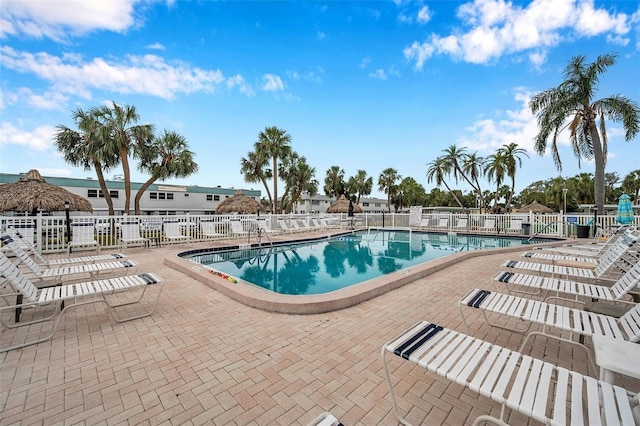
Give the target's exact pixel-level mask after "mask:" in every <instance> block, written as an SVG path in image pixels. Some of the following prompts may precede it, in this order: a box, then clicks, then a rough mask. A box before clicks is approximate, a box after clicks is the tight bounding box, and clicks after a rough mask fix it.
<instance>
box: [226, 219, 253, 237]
mask: <svg viewBox="0 0 640 426" xmlns="http://www.w3.org/2000/svg"><path fill="white" fill-rule="evenodd" d="M229 227H230V229H231V236H233V237H242V236H245V235H249V232H247V231H245V230H244V228H243V227H242V222H240V221H239V220H230V221H229Z"/></svg>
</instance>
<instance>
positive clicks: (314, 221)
mask: <svg viewBox="0 0 640 426" xmlns="http://www.w3.org/2000/svg"><path fill="white" fill-rule="evenodd" d="M309 221H310V222H311V227H312V228H313V229H314V230H316V231H319V230H321V229H322V225H320V222H318V219H316V218H311V219H309Z"/></svg>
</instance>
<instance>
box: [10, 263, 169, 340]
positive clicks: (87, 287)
mask: <svg viewBox="0 0 640 426" xmlns="http://www.w3.org/2000/svg"><path fill="white" fill-rule="evenodd" d="M0 274H1V275H2V277H3V278H4V279H5V280H6V281H7V282H8V283H9V284H10V285H11V287H12V288H13V290H14V291H15V293H11V294H7V293H3V296H5V297H4V299H5V301H6V300H8V299H9V297H10V296H18V298H17V299H18V300H19V301H18V302H16V304H9V305H7V306H0V321H1V322H2V325H3V326H4V328H18V327H24V326H28V325H31V324H35V323H40V322H45V321H49V320H54V318H55V320H54V321H53V328H52V330H51V332H50V333H49V334H48V335H46V336H44V337H38V338H35V339H34V340H31V341H23V342H21V343H18V344H15V345H12V346H9V347H4V348H0V352H6V351H9V350H12V349H17V348H22V347H25V346H29V345H34V344H37V343H40V342H44V341H46V340H49V339H51V338H52V337H53V335H54V334H55V332H56V329H57V327H58V324H59V323H60V319H61V318H62V316H63V315H64V314H65V313H66V312H67V311H68V310H69V309H71V308H74V307H77V306H82V305H87V304H92V303H103V304H104V305H105V306H106V307H107V309H108V311H109V315H110V316H111V318H112V319H113V320H114V321H117V322H124V321H129V320H133V319H137V318H142V317H146V316H149V315H151V314H152V313H153V312H154V310H155V308H156V306H157V304H158V299H159V298H160V293H161V292H162V287H163V285H164V282H163V280H162V279H161V278H160V277H158V276H157V275H155V274H152V273H146V274H139V275H129V276H127V277H119V278H112V279H101V280H99V281H89V282H82V283H77V284H67V285H59V286H55V287H47V288H43V289H38V288H37V287H36V286H35V285H34V284H33V283H32V282H31V281H30V280H29V279H28V278H27V277H26V276H25V275H23V274H22V272H20V270H19V269H18V268H17V267H16V266H15V265H14V264H13V263H11V261H10V260H9V259H8V258H7V257H6V256H5V255H4V254H2V253H0ZM156 284H157V287H158V292H157V295H156V297H155V300H154V301H152V305H151V308H150V309H148V310H146V311H144V312H143V313H134V314H133V315H131V316H129V317H120V316H119V315H116V312H115V309H116V308H118V307H120V306H126V305H131V304H133V303H139V302H141V301H142V298H143V297H144V294H145V292H146V290H147V288H148V287H149V286H150V285H156ZM136 288H137V289H140V290H141V294H140V296H139V297H138V298H137V299H135V300H127V301H126V302H123V303H120V304H115V305H114V304H111V303H110V302H109V301H108V300H107V297H108V296H110V295H113V294H115V293H119V292H124V291H131V290H133V289H136ZM23 300H24V302H23ZM63 302H64V308H63V307H62V304H63ZM52 304H56V305H58V306H56V309H55V310H54V311H53V313H52V314H51V315H49V316H47V317H46V318H41V319H37V320H34V321H28V322H21V323H14V324H10V323H7V322H6V321H5V320H4V318H3V317H4V316H3V315H1V314H2V311H6V310H10V309H24V308H39V307H48V306H51V305H52ZM128 309H130V308H128ZM56 317H57V318H56Z"/></svg>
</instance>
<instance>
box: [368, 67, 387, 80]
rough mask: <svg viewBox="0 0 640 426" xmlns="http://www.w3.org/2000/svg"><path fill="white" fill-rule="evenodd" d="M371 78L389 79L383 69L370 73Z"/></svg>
mask: <svg viewBox="0 0 640 426" xmlns="http://www.w3.org/2000/svg"><path fill="white" fill-rule="evenodd" d="M369 77H371V78H375V79H378V80H386V79H387V74H386V73H385V72H384V70H383V69H382V68H378V69H377V70H375V71H373V72H371V73H369Z"/></svg>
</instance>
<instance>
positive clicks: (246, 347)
mask: <svg viewBox="0 0 640 426" xmlns="http://www.w3.org/2000/svg"><path fill="white" fill-rule="evenodd" d="M294 238H296V236H294ZM201 246H202V245H200V244H195V245H192V246H191V248H193V247H201ZM187 249H189V248H185V247H184V246H171V247H164V248H154V249H152V250H151V251H147V250H145V249H131V250H128V252H127V254H128V255H129V257H131V258H132V259H134V260H135V261H136V262H138V263H140V269H139V271H141V272H143V271H153V272H156V273H157V274H159V275H160V276H162V277H163V278H164V280H165V287H164V292H163V295H162V296H161V298H160V301H159V304H158V309H157V311H156V312H155V313H154V314H153V315H152V316H151V317H147V318H144V319H141V320H134V321H130V322H127V323H123V324H116V323H112V322H110V320H109V317H108V315H107V314H106V312H105V311H104V310H103V308H102V307H101V306H96V307H93V306H90V307H83V308H80V309H79V312H73V311H72V312H70V313H69V314H67V316H66V319H65V321H64V323H63V324H62V325H61V326H60V329H59V330H58V332H57V334H56V335H55V336H54V338H53V340H52V341H50V342H46V343H41V344H39V345H36V346H31V347H27V348H24V349H21V350H15V351H11V352H9V353H4V354H0V412H1V413H2V415H1V416H0V417H1V419H0V425H9V424H23V425H30V424H123V423H128V424H150V425H158V424H215V425H267V424H268V425H272V424H281V425H305V424H307V423H308V422H310V421H311V420H312V419H314V418H315V417H317V416H318V415H319V414H320V413H322V412H324V411H330V412H331V413H332V414H333V415H335V416H336V417H337V418H338V419H340V420H341V421H342V423H344V424H345V425H347V426H350V425H378V424H384V425H395V424H397V421H396V418H395V416H394V415H393V412H392V409H391V402H390V400H389V395H388V390H387V384H386V381H385V380H384V375H383V372H382V363H381V361H380V348H381V346H382V345H383V344H384V343H385V342H386V341H388V340H389V339H390V338H391V337H393V336H394V335H396V334H397V333H398V332H400V331H402V330H404V329H405V328H406V327H408V326H410V325H411V324H413V323H415V322H416V321H418V320H423V319H426V320H429V321H433V322H436V323H439V324H442V325H444V326H446V327H448V328H453V329H456V330H459V331H464V326H463V325H462V322H461V319H460V317H459V314H458V308H457V305H456V303H457V301H458V300H459V299H460V298H461V297H462V296H463V295H464V294H465V293H466V292H468V291H469V290H470V289H472V288H475V287H481V288H487V289H490V290H493V289H494V285H493V282H492V277H493V275H495V272H496V271H497V270H498V269H499V268H500V264H501V263H502V262H504V261H505V260H506V259H508V258H511V257H513V256H514V253H511V254H505V253H498V254H489V255H487V256H481V257H475V258H471V259H466V260H462V261H461V262H459V263H457V264H455V265H453V266H450V267H447V268H446V269H444V270H441V271H437V272H435V273H433V274H431V275H428V276H426V277H424V278H420V279H417V280H416V281H414V282H411V283H409V284H407V285H405V286H403V287H401V288H398V289H395V290H393V291H390V292H388V293H385V294H383V295H380V296H378V297H375V298H373V299H370V300H367V301H365V302H362V303H360V304H358V305H356V306H352V307H349V308H346V309H341V310H338V311H334V312H328V313H323V314H311V315H290V314H279V313H270V312H265V311H262V310H258V309H254V308H250V307H248V306H246V305H243V304H241V303H239V302H236V301H235V300H232V299H230V298H229V297H227V296H224V295H223V294H221V293H219V292H217V291H215V290H213V289H211V288H209V287H207V286H206V285H205V284H202V283H200V282H198V281H196V280H195V279H193V278H190V277H188V276H185V275H184V274H182V273H180V272H178V271H176V270H175V269H172V268H169V267H168V266H166V265H165V263H164V258H165V257H166V256H171V255H173V254H174V253H177V252H180V251H184V250H187ZM520 251H521V250H520ZM516 253H517V252H516ZM87 311H88V312H89V313H90V314H89V315H87ZM468 319H470V320H471V323H470V329H471V333H472V335H474V336H476V337H479V338H482V339H486V340H488V341H490V342H494V343H498V344H500V345H503V346H506V347H508V348H511V349H517V347H518V346H519V344H520V342H521V340H522V336H521V335H519V334H513V333H509V332H506V331H503V330H499V329H496V328H491V327H489V326H488V325H486V324H485V323H484V322H483V321H481V320H480V316H479V315H477V314H475V313H470V315H469V316H468ZM32 329H33V326H32ZM30 331H37V329H33V330H30ZM12 333H13V332H12V331H7V332H3V336H2V343H3V345H5V344H7V343H8V341H7V340H11V338H12ZM20 333H24V330H22V331H20ZM566 346H567V345H565V346H564V347H563V346H561V345H558V344H557V343H556V342H555V341H549V342H546V341H545V339H544V338H537V339H536V340H535V346H534V347H532V348H529V349H531V350H530V352H529V353H531V354H532V355H534V356H536V357H539V358H545V359H546V358H547V357H548V358H549V359H550V360H552V361H555V360H560V361H559V363H560V364H561V365H563V366H567V367H569V368H572V369H575V370H577V371H580V372H583V373H587V371H586V365H587V362H586V357H585V356H584V353H583V352H582V351H579V350H577V351H575V353H574V349H573V348H570V347H566ZM529 349H527V350H525V352H527V351H528V350H529ZM390 366H391V368H392V375H393V378H394V383H396V391H397V396H398V397H399V401H398V402H399V407H400V409H401V411H402V412H404V413H407V412H409V414H408V415H407V418H408V420H409V421H411V422H412V423H413V424H416V425H417V424H426V425H435V424H438V425H440V424H443V425H461V424H470V423H471V422H473V420H474V419H475V418H476V417H477V416H478V415H481V414H493V415H496V416H497V415H499V412H500V407H499V406H498V405H497V404H495V403H493V402H492V401H490V400H488V399H487V398H484V397H481V396H479V395H477V394H476V393H474V392H471V391H468V390H465V389H463V388H462V387H461V386H459V385H456V384H453V383H452V382H450V381H448V380H446V379H443V378H441V377H439V376H436V375H434V374H431V373H428V372H426V371H424V370H422V369H420V368H417V367H414V366H413V365H412V364H410V363H400V362H397V361H395V360H393V361H391V363H390ZM617 383H619V384H623V385H624V386H626V387H627V389H628V390H632V391H635V392H638V391H640V381H638V380H634V379H629V378H624V377H617ZM507 411H508V413H509V414H508V417H507V420H508V421H509V422H510V423H512V424H527V422H528V421H529V419H528V418H526V417H524V416H522V415H519V414H517V413H510V411H509V410H507ZM532 423H533V424H535V422H532Z"/></svg>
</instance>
